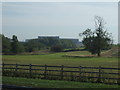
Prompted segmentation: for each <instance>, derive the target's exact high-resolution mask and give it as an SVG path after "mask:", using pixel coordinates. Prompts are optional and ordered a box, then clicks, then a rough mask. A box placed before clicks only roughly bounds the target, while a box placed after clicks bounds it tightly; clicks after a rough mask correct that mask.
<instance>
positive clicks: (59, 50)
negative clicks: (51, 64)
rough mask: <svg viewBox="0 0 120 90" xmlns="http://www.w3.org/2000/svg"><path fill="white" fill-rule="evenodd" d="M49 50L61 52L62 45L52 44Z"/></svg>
mask: <svg viewBox="0 0 120 90" xmlns="http://www.w3.org/2000/svg"><path fill="white" fill-rule="evenodd" d="M51 51H52V52H61V51H62V47H61V46H60V45H54V46H52V47H51Z"/></svg>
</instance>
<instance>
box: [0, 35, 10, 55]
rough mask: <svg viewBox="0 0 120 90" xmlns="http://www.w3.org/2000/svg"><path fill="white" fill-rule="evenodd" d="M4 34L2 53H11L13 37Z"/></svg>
mask: <svg viewBox="0 0 120 90" xmlns="http://www.w3.org/2000/svg"><path fill="white" fill-rule="evenodd" d="M1 36H2V53H4V54H10V52H11V39H9V38H7V37H5V36H4V35H1Z"/></svg>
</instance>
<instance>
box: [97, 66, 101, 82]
mask: <svg viewBox="0 0 120 90" xmlns="http://www.w3.org/2000/svg"><path fill="white" fill-rule="evenodd" d="M98 82H99V83H100V82H101V66H99V76H98Z"/></svg>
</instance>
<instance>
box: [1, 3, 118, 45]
mask: <svg viewBox="0 0 120 90" xmlns="http://www.w3.org/2000/svg"><path fill="white" fill-rule="evenodd" d="M2 5H3V6H2V15H3V16H2V19H3V20H2V25H3V27H2V33H3V34H4V35H5V36H7V37H10V38H11V37H12V35H13V34H15V35H17V36H18V39H19V40H22V41H23V40H25V39H31V38H37V36H39V35H54V36H55V35H59V36H60V37H65V38H79V39H80V40H81V38H80V37H79V36H78V34H79V33H80V32H82V31H84V30H86V29H87V28H91V29H92V30H94V29H95V26H94V16H95V15H98V16H101V17H103V18H104V20H105V21H106V25H105V29H107V30H108V32H111V33H112V34H113V38H114V41H115V43H116V42H118V40H117V39H118V6H117V5H118V4H117V2H111V3H109V2H106V3H105V2H104V3H100V2H85V3H83V2H76V3H73V2H72V3H70V2H66V3H62V2H57V3H55V2H50V3H49V2H45V3H44V2H39V3H33V2H31V3H29V2H27V3H25V2H22V3H20V2H17V3H8V2H7V3H3V4H2Z"/></svg>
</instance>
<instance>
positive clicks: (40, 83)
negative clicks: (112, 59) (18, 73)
mask: <svg viewBox="0 0 120 90" xmlns="http://www.w3.org/2000/svg"><path fill="white" fill-rule="evenodd" d="M3 84H6V85H17V86H28V87H34V88H118V87H119V86H118V85H107V84H100V83H83V82H72V81H58V80H41V79H39V80H38V79H27V78H15V77H3Z"/></svg>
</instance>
